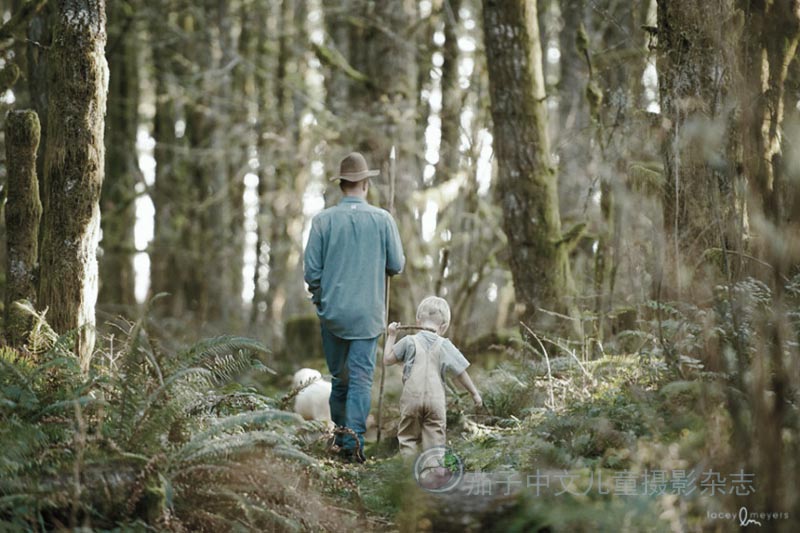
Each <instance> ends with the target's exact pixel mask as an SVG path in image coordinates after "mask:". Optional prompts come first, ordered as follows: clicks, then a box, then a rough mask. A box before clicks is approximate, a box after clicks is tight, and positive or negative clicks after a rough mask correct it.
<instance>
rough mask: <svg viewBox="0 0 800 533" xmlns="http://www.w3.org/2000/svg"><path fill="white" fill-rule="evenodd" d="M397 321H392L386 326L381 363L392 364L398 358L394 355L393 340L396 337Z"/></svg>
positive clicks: (397, 361) (396, 361) (397, 360)
mask: <svg viewBox="0 0 800 533" xmlns="http://www.w3.org/2000/svg"><path fill="white" fill-rule="evenodd" d="M399 325H400V324H398V323H397V322H392V323H391V324H389V327H388V328H386V344H385V345H384V346H383V364H385V365H394V364H396V363H399V362H400V360H399V359H397V357H396V356H395V355H394V341H395V339H396V338H397V326H399Z"/></svg>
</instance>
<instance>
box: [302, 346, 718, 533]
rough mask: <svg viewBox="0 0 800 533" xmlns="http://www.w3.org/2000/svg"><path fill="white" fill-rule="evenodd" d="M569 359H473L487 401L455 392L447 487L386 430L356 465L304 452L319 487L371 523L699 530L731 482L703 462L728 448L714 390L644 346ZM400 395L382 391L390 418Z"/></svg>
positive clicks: (409, 527) (429, 527) (420, 527)
mask: <svg viewBox="0 0 800 533" xmlns="http://www.w3.org/2000/svg"><path fill="white" fill-rule="evenodd" d="M576 361H577V360H576V359H574V358H572V357H564V358H552V359H551V360H550V367H551V369H550V375H549V376H548V373H547V367H546V365H545V364H544V363H540V362H535V361H530V360H519V359H513V360H506V361H505V362H503V363H502V364H500V365H497V366H494V367H493V368H490V369H489V368H478V369H475V368H472V369H471V371H470V372H471V374H474V375H473V378H474V380H475V382H476V384H477V385H478V387H479V388H480V389H481V391H482V392H483V394H484V400H485V405H486V409H485V410H480V411H476V410H475V409H474V407H472V406H471V405H470V404H469V402H470V400H469V398H461V397H459V396H457V395H451V396H450V402H449V405H448V445H449V447H450V448H451V449H452V451H453V453H454V454H455V455H456V456H457V457H458V459H459V462H460V464H461V472H462V474H461V476H462V477H461V480H460V482H459V483H458V484H457V485H456V486H455V487H453V488H452V489H451V490H449V491H446V492H442V493H431V492H427V491H424V490H422V489H421V488H420V487H419V486H418V485H417V483H416V481H415V479H414V477H413V475H412V474H413V472H412V471H413V466H412V465H411V464H409V463H407V462H404V461H403V460H402V459H401V458H400V457H399V455H398V454H397V451H396V447H397V445H396V438H395V435H394V434H392V433H391V432H390V433H389V434H388V435H384V439H383V442H382V443H380V444H375V443H371V444H368V445H367V450H366V451H367V456H368V458H369V460H368V461H367V463H366V464H365V465H349V464H343V463H341V462H340V461H339V460H338V459H335V458H332V457H330V456H329V455H326V453H325V450H324V448H320V447H319V446H317V449H316V450H312V451H311V453H312V455H316V456H317V457H318V458H319V459H320V461H321V462H320V465H318V466H317V467H314V468H313V470H315V471H319V470H322V471H324V472H325V474H324V476H323V477H324V479H326V480H327V481H325V482H323V483H322V491H323V493H325V494H327V495H328V496H330V497H333V498H334V501H337V502H339V503H338V504H337V505H338V506H339V507H341V508H345V509H349V512H350V513H353V514H354V515H356V514H357V515H360V516H361V517H364V518H366V520H367V521H368V522H370V524H371V527H372V528H374V529H375V530H401V531H504V532H514V531H520V532H522V531H526V532H528V531H597V530H608V531H618V530H621V529H626V530H629V531H645V530H646V531H688V530H694V529H699V528H700V527H702V524H703V523H704V522H705V520H706V510H707V509H708V508H712V509H713V508H715V505H718V504H719V502H718V501H717V500H719V498H720V496H721V493H722V492H723V491H725V488H726V487H724V486H723V484H720V483H729V482H727V481H725V482H722V481H720V479H722V480H724V479H725V476H727V474H728V472H727V471H728V470H729V469H727V468H726V465H724V464H707V463H705V462H704V459H703V458H705V457H717V456H719V457H724V456H725V454H716V453H715V452H719V451H721V450H722V449H724V448H725V447H726V444H725V438H724V435H725V434H726V433H727V432H726V424H727V420H725V419H724V418H723V417H721V415H719V414H718V413H720V412H721V410H720V409H718V407H719V404H720V403H721V402H723V401H724V398H722V396H721V393H720V391H718V390H716V389H715V387H714V385H713V384H711V383H705V382H703V381H702V379H697V378H698V377H699V376H695V379H692V380H682V379H678V380H676V379H675V377H674V376H672V377H671V376H669V373H668V372H667V370H666V365H664V364H663V362H661V361H659V360H657V359H651V358H647V357H644V356H641V355H636V356H606V357H603V358H601V359H598V360H594V361H589V362H585V363H583V364H582V365H579V364H578V363H577V362H576ZM490 366H491V365H490ZM395 400H396V398H395V397H394V395H393V394H391V393H390V394H387V402H386V403H387V405H388V407H387V412H388V417H387V418H388V420H387V425H388V426H392V425H393V421H396V415H397V413H396V409H393V408H392V405H396V401H395ZM550 402H552V403H553V405H550ZM545 406H547V407H545ZM454 470H456V468H454ZM310 474H311V475H314V474H313V472H310ZM717 474H719V476H721V478H719V476H717ZM713 479H717V481H718V482H717V483H716V485H715V484H714V483H713V482H712V481H713ZM725 492H727V491H725ZM715 501H717V502H716V504H715V503H714V502H715ZM623 526H624V527H623Z"/></svg>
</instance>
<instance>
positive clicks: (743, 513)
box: [739, 507, 761, 527]
mask: <svg viewBox="0 0 800 533" xmlns="http://www.w3.org/2000/svg"><path fill="white" fill-rule="evenodd" d="M750 524H756V525H757V526H759V527H760V526H761V522H759V521H758V520H756V519H755V518H750V513H749V512H748V511H747V507H742V508H741V509H739V525H740V526H749V525H750Z"/></svg>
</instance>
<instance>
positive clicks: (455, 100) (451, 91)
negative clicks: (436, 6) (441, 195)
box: [434, 0, 463, 183]
mask: <svg viewBox="0 0 800 533" xmlns="http://www.w3.org/2000/svg"><path fill="white" fill-rule="evenodd" d="M460 9H461V0H450V1H449V2H444V4H443V5H442V18H443V19H444V39H445V40H444V46H443V48H442V59H443V63H442V110H441V112H440V118H441V121H442V122H441V123H442V129H441V132H442V137H441V144H440V147H439V161H438V162H437V164H436V174H435V175H434V176H435V182H436V183H443V182H445V181H447V180H449V179H452V178H453V177H455V174H456V172H458V167H459V153H460V152H459V147H460V144H461V110H462V108H463V101H462V91H461V87H460V86H459V80H458V78H459V74H458V59H459V56H460V54H459V49H458V26H459V22H460V20H461V16H460V15H459V10H460Z"/></svg>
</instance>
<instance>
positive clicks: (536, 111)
mask: <svg viewBox="0 0 800 533" xmlns="http://www.w3.org/2000/svg"><path fill="white" fill-rule="evenodd" d="M483 31H484V38H485V46H486V55H487V64H488V70H489V88H490V96H491V110H492V121H493V124H494V126H493V131H494V147H495V153H496V154H497V162H498V193H499V201H500V204H501V206H502V208H503V213H504V218H503V226H504V230H505V233H506V235H507V237H508V244H509V251H510V267H511V272H512V275H513V278H514V288H515V290H516V295H517V301H518V302H519V303H521V304H524V306H525V310H524V312H523V313H522V315H521V317H520V318H521V320H522V321H523V322H525V323H527V324H529V325H530V324H532V323H533V322H534V320H535V318H536V317H537V310H538V309H539V308H545V309H549V310H556V311H558V310H564V309H565V303H566V302H567V299H569V297H570V296H571V295H572V293H573V282H572V277H571V274H570V266H569V261H568V253H567V245H566V244H565V243H564V242H563V241H562V235H561V221H560V218H559V208H558V190H557V179H556V171H555V169H554V167H553V163H552V161H551V158H550V141H549V137H548V133H547V112H546V108H545V103H544V99H545V90H544V79H543V74H542V55H541V43H540V41H539V28H538V22H537V15H536V2H535V1H533V0H503V1H499V0H484V1H483Z"/></svg>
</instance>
